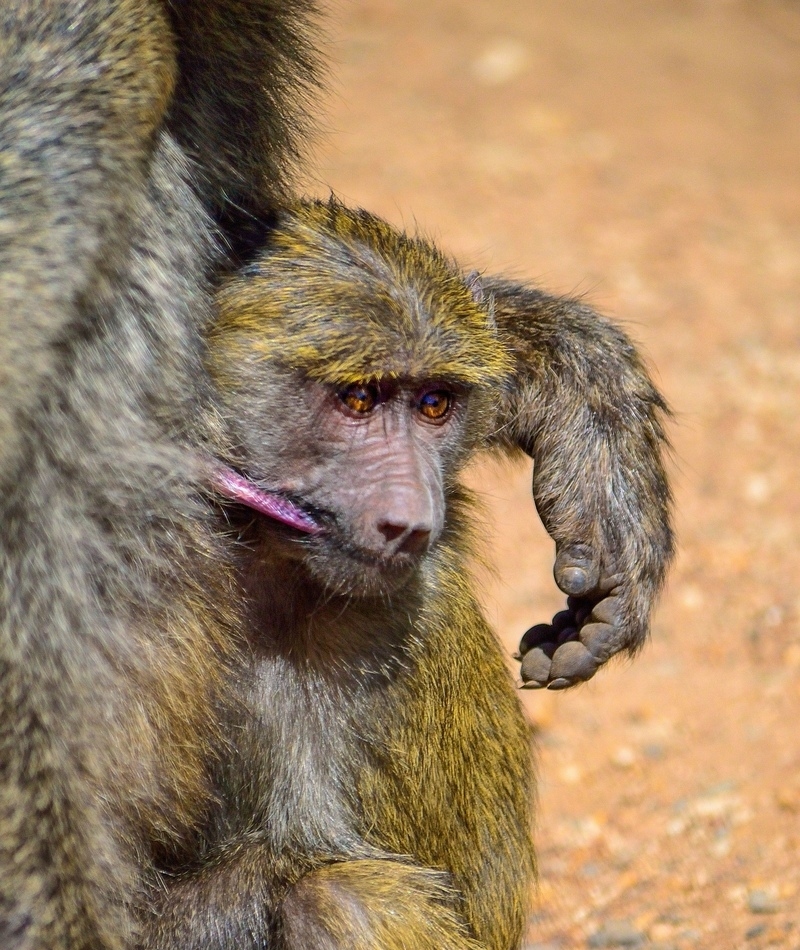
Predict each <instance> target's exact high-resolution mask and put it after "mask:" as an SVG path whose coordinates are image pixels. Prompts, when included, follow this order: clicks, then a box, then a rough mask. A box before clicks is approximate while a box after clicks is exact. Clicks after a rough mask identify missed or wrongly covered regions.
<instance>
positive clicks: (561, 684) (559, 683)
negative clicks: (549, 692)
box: [547, 676, 572, 689]
mask: <svg viewBox="0 0 800 950" xmlns="http://www.w3.org/2000/svg"><path fill="white" fill-rule="evenodd" d="M570 686H572V680H568V679H566V678H565V677H563V676H559V678H558V679H557V680H551V681H550V682H549V683H548V684H547V688H548V689H568V688H569V687H570Z"/></svg>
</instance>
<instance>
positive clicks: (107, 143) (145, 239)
mask: <svg viewBox="0 0 800 950" xmlns="http://www.w3.org/2000/svg"><path fill="white" fill-rule="evenodd" d="M312 14H313V5H312V3H310V2H306V0H282V2H280V3H277V2H274V0H195V2H192V3H177V2H167V0H46V2H39V3H35V2H31V0H5V2H4V3H3V4H2V9H1V10H0V313H1V314H2V319H0V576H1V577H2V581H0V945H2V946H3V947H4V948H5V947H8V948H9V950H20V948H24V950H65V948H70V950H89V948H91V950H98V948H104V950H109V948H123V947H128V946H132V945H134V943H135V941H136V940H137V939H138V938H137V937H136V934H135V923H134V921H135V919H136V918H137V916H138V914H139V912H140V910H141V908H142V907H144V908H145V909H146V908H147V907H148V906H149V904H150V902H151V900H152V891H151V888H152V887H153V886H154V882H155V881H156V880H157V878H156V875H155V870H154V869H155V867H156V866H159V867H166V866H170V865H175V866H177V865H178V864H179V863H180V861H181V860H183V857H184V856H185V855H187V854H190V853H193V851H194V849H195V848H196V844H195V842H196V836H197V834H198V833H199V832H200V831H202V830H203V829H205V828H206V826H207V824H208V822H209V821H210V818H209V814H210V809H212V806H213V804H214V782H213V781H212V775H213V774H216V773H217V772H219V771H220V770H221V769H223V766H225V765H226V763H227V765H230V763H229V762H228V761H227V760H228V759H229V758H230V755H231V746H230V743H229V738H228V736H227V735H226V732H225V729H224V728H223V724H224V722H225V721H226V717H229V716H230V715H232V713H230V711H229V709H228V706H229V703H230V701H231V697H230V694H231V693H234V694H235V693H236V692H237V691H238V684H237V680H236V677H237V675H238V667H237V662H238V640H237V637H238V634H237V632H236V616H237V610H236V607H237V604H236V596H235V593H236V587H235V583H234V579H233V572H232V571H228V570H227V569H226V558H227V549H226V545H224V544H222V543H221V541H220V539H219V537H218V536H217V534H216V533H215V532H216V523H215V519H214V517H213V516H212V513H210V512H209V509H208V506H207V505H206V503H205V502H204V501H203V500H202V486H203V484H204V479H205V475H206V472H205V469H204V468H203V466H202V465H201V466H199V467H198V464H197V461H196V460H197V447H198V446H199V445H203V444H208V445H210V444H213V442H214V440H215V438H216V432H215V420H214V415H213V413H212V412H211V411H210V409H209V406H210V402H209V400H210V393H211V386H210V384H209V380H208V378H207V375H206V372H205V369H204V364H203V352H204V341H203V328H204V326H205V325H206V322H207V320H208V314H209V312H210V306H209V304H210V294H209V282H210V281H212V280H216V279H217V277H218V276H219V275H220V274H221V273H224V271H225V270H226V268H227V267H229V266H230V265H231V264H236V263H238V262H243V261H245V260H247V259H248V258H249V257H250V256H251V254H252V249H253V247H254V246H255V245H256V244H257V243H258V241H259V240H260V234H261V231H262V230H263V223H264V221H267V220H268V219H269V217H270V214H271V213H272V212H273V211H274V210H275V209H276V208H280V207H281V206H282V205H283V204H284V202H285V201H286V200H287V197H288V196H289V195H290V193H291V180H292V174H293V172H292V170H293V167H294V160H295V158H296V153H297V146H298V143H300V142H301V141H302V129H303V106H304V103H305V100H306V95H307V93H308V91H309V90H310V89H311V88H312V87H313V85H314V81H315V79H314V75H315V74H314V69H313V56H312V54H311V51H310V42H309V41H310V37H311V36H312V34H313V30H312V26H311V20H312ZM531 294H532V296H531V297H530V300H529V301H528V302H527V303H526V307H527V306H528V305H530V306H531V307H532V312H534V313H535V312H539V311H540V312H541V313H542V315H543V316H546V315H547V314H551V315H552V316H553V318H554V326H555V336H554V338H553V346H552V349H551V350H548V349H547V347H545V348H544V349H542V348H541V347H539V348H537V344H536V340H535V338H534V339H533V342H532V343H531V342H530V341H529V337H528V331H527V330H526V326H527V323H526V322H525V321H521V320H519V319H518V317H519V314H518V312H517V308H516V303H515V302H514V300H513V299H512V298H513V296H514V294H513V292H510V293H509V294H508V295H507V296H508V298H509V299H508V306H506V304H505V303H504V301H503V293H502V288H501V289H500V291H499V292H498V294H497V295H496V296H497V306H496V316H497V319H498V321H499V323H500V329H501V332H507V333H508V338H509V340H510V341H511V342H510V343H509V345H510V346H512V347H515V348H514V353H515V354H516V358H517V359H518V361H519V366H518V372H517V378H518V380H519V385H518V387H517V389H516V390H515V391H512V392H510V393H509V394H508V401H507V404H506V415H503V413H502V411H501V413H500V415H499V417H498V419H497V422H496V430H497V433H499V435H498V438H500V439H501V440H502V441H503V442H508V443H512V442H515V443H517V444H519V445H520V446H521V447H522V448H524V449H527V450H529V451H531V452H532V454H533V455H534V458H535V462H536V466H537V470H538V471H539V472H540V473H550V474H549V476H548V477H547V478H545V479H544V480H542V479H539V480H538V481H537V486H538V487H537V492H538V495H537V503H538V504H539V505H540V508H542V510H543V511H544V512H545V516H546V517H550V515H548V514H547V513H548V512H550V513H551V514H552V518H551V520H550V522H549V524H548V526H549V527H550V530H551V531H552V532H553V534H554V537H556V539H557V541H558V543H559V553H558V562H557V570H558V573H557V577H558V579H559V583H560V584H561V586H562V587H563V588H567V589H574V590H576V591H577V592H578V593H581V594H584V595H585V597H584V603H585V604H592V603H594V602H596V601H604V600H607V599H608V598H607V596H606V595H607V594H608V593H609V591H610V592H611V593H612V594H613V595H614V597H615V600H613V601H611V603H612V604H616V605H618V606H619V608H620V609H619V610H617V611H616V613H615V615H614V616H611V614H610V613H608V619H609V620H611V624H610V626H609V628H608V629H607V630H606V636H605V638H604V647H603V649H602V650H601V651H599V653H598V659H604V658H605V654H606V653H608V654H609V655H610V654H611V653H613V652H615V651H616V650H618V649H620V648H630V647H631V646H635V644H636V643H637V642H639V641H640V639H641V637H642V636H643V633H644V630H645V629H646V624H647V616H648V612H649V608H650V593H651V592H652V589H653V588H654V587H655V586H657V581H658V579H659V578H660V576H661V572H662V571H663V565H664V563H665V560H666V554H667V550H668V544H667V545H666V546H665V545H664V544H662V545H661V548H660V549H659V548H658V546H657V544H653V548H652V550H654V551H656V556H655V558H653V559H651V560H650V561H647V562H644V563H648V564H650V568H649V573H646V574H645V576H644V579H645V581H646V583H645V585H644V586H642V585H640V583H639V582H640V580H641V579H642V573H641V571H642V565H641V563H640V562H639V560H638V559H637V556H638V552H640V551H641V550H642V549H643V548H646V549H647V550H650V548H649V547H648V544H650V542H649V541H648V539H647V536H646V529H647V526H648V525H650V524H651V523H656V524H657V525H658V526H659V527H660V529H661V531H660V534H657V535H656V537H657V538H661V539H663V538H665V537H667V536H668V535H667V534H665V531H666V528H665V525H666V502H665V498H664V497H663V495H662V494H661V493H660V491H659V486H660V485H661V482H659V481H658V479H657V478H656V479H655V481H654V480H653V479H654V477H655V476H656V475H658V474H659V473H660V468H659V467H658V466H659V464H660V463H659V461H658V448H659V442H660V431H659V430H658V428H657V426H656V423H655V422H654V420H655V419H657V415H658V413H657V409H658V406H657V404H656V403H654V402H653V401H652V400H651V401H649V402H648V401H647V399H648V398H649V397H647V394H646V393H645V394H644V398H643V397H642V392H643V391H642V392H639V391H635V390H634V389H631V388H630V387H627V386H623V387H621V388H620V386H619V381H620V379H619V377H618V375H615V374H618V373H620V372H623V371H624V373H625V374H627V373H628V371H629V370H630V369H631V366H632V365H633V364H631V363H630V361H629V360H628V359H627V357H626V356H625V354H624V353H621V352H617V353H616V355H615V357H614V359H613V360H612V362H611V364H608V363H607V361H606V357H605V355H603V356H601V358H600V362H601V365H600V367H598V370H599V371H598V373H596V374H595V373H593V374H592V376H591V385H590V386H588V387H586V386H585V380H584V379H583V377H582V376H580V374H579V375H578V376H577V377H576V376H575V375H574V373H573V365H574V364H573V358H577V357H578V356H580V355H581V342H580V341H581V335H582V333H583V332H584V331H585V330H587V331H588V332H589V333H590V334H597V333H600V335H601V336H602V335H603V334H604V333H605V332H606V331H605V330H604V329H603V327H602V324H600V323H598V322H596V320H595V318H594V315H592V314H590V313H587V312H586V311H584V310H582V309H581V308H580V307H578V306H577V305H573V304H571V303H570V302H560V301H558V300H555V299H553V298H546V297H541V298H538V297H536V296H535V294H533V292H531ZM559 308H560V309H559ZM573 317H574V319H573ZM584 317H585V319H584ZM506 318H508V319H506ZM504 321H505V322H504ZM582 321H583V322H582ZM534 324H535V321H534ZM515 334H518V339H517V344H514V339H515ZM609 339H610V342H611V345H612V348H613V346H614V340H615V338H614V337H613V335H612V336H611V337H610V338H609ZM529 345H530V346H531V347H532V349H530V350H529ZM562 349H563V350H564V351H565V352H568V354H569V359H565V360H564V359H562V358H561V352H562ZM598 353H601V354H602V353H603V347H602V346H601V347H599V348H594V347H589V348H587V350H586V361H587V365H588V366H589V368H591V365H592V364H593V363H594V362H596V361H597V359H598ZM529 357H530V358H532V359H533V363H532V365H531V367H530V372H528V367H527V366H526V365H525V361H526V360H527V359H528V358H529ZM549 357H552V365H548V362H547V361H548V358H549ZM537 360H538V362H537ZM615 361H617V362H615ZM581 365H583V364H581ZM543 366H544V367H545V368H546V373H545V377H546V379H543V378H542V374H541V368H542V367H543ZM620 367H621V368H620ZM634 368H635V367H634ZM634 377H636V373H635V372H634ZM625 378H627V376H626V377H625ZM636 378H638V377H636ZM525 392H527V393H529V394H530V396H531V398H530V399H526V398H524V397H523V396H522V395H521V394H523V393H525ZM595 397H597V398H598V399H601V401H602V403H603V406H604V407H606V408H604V410H603V413H601V415H600V416H599V417H598V419H597V420H596V419H595V418H594V416H592V415H589V416H587V417H586V419H587V421H588V422H589V423H591V424H590V425H589V426H588V428H587V429H586V430H585V431H581V429H580V424H579V419H580V413H581V411H582V410H583V408H585V407H586V406H587V405H588V404H592V400H593V399H594V398H595ZM520 399H522V402H521V403H520ZM562 399H564V400H565V402H564V403H563V406H564V407H565V408H563V409H562V403H561V400H562ZM587 400H588V403H587ZM637 400H638V401H637ZM535 407H542V409H541V412H542V413H544V417H545V422H543V421H542V416H541V413H540V410H539V409H538V408H535ZM534 410H535V411H534ZM561 412H563V413H564V421H565V425H567V424H569V426H571V430H570V431H571V432H572V433H573V435H572V437H571V438H570V440H569V442H568V444H570V445H571V446H573V448H574V447H575V446H576V444H577V443H576V439H581V440H584V441H585V444H586V446H587V451H586V458H585V465H583V466H581V465H577V466H576V467H575V468H574V469H573V470H572V475H574V478H572V479H571V480H570V481H569V490H568V491H565V493H564V495H562V496H561V497H562V498H563V499H565V500H566V502H567V503H565V504H562V505H558V504H556V503H555V502H554V501H553V500H552V496H551V492H552V491H553V489H554V487H556V486H557V485H558V482H559V478H558V473H559V472H560V471H562V470H563V466H565V465H570V464H574V463H575V458H576V457H575V456H572V457H570V458H566V457H565V456H564V453H563V451H562V445H561V444H558V443H557V440H553V439H552V438H550V437H549V435H548V433H549V432H550V431H551V427H552V426H554V425H556V426H557V424H558V422H557V420H558V418H559V413H561ZM615 420H617V421H618V423H619V426H618V428H616V427H615ZM595 422H601V423H602V425H595ZM618 433H622V435H621V436H620V438H619V439H618V438H617V434H618ZM637 446H639V447H640V448H639V449H638V450H637ZM617 452H620V457H619V459H617V458H616V455H615V453H617ZM637 452H638V453H639V454H637ZM631 454H633V456H634V457H635V458H636V460H637V462H638V464H639V465H640V470H641V472H642V477H641V480H637V479H631V480H630V481H629V482H628V483H627V484H623V481H622V480H624V479H625V478H627V477H628V476H626V475H625V474H624V473H623V469H624V468H625V466H627V464H628V462H629V461H630V458H631ZM599 460H602V462H600V461H599ZM609 473H610V474H611V475H612V476H613V477H612V478H609V479H606V475H608V474H609ZM637 478H638V476H637ZM565 484H566V482H563V483H562V488H563V487H564V485H565ZM620 485H623V487H624V491H625V494H624V503H618V500H617V499H616V496H615V495H614V492H615V491H616V488H617V487H618V486H620ZM583 499H588V502H587V503H585V502H584V500H583ZM615 518H618V519H619V520H618V521H616V522H615V523H614V524H607V523H606V522H607V521H608V520H609V519H615ZM659 551H660V554H659ZM607 574H613V575H614V579H613V584H614V585H616V586H614V587H613V588H611V587H610V586H609V584H611V583H612V582H610V581H607V578H606V576H605V575H607ZM598 578H599V580H598ZM639 591H643V592H644V594H643V596H640V595H639V593H638V592H639ZM597 609H598V610H600V608H597ZM578 613H579V614H581V617H580V619H584V618H583V617H582V613H585V608H584V607H583V606H582V605H581V607H580V608H579V610H578ZM573 619H575V618H573ZM562 622H563V621H558V623H557V624H556V626H559V625H560V624H561V623H562ZM593 626H594V625H593V624H589V625H588V627H593ZM588 627H584V628H583V629H582V630H581V631H580V634H579V635H580V636H583V638H584V639H585V640H586V641H587V643H588V644H589V646H590V648H591V647H593V646H594V644H595V642H596V638H593V637H591V636H589V635H588V634H586V633H585V632H584V631H585V630H586V629H587V628H588ZM560 635H561V634H559V636H560ZM554 636H555V635H554V634H552V633H550V632H547V633H546V634H545V636H544V640H542V641H541V642H542V643H543V644H544V647H543V649H541V650H535V651H534V656H535V657H539V655H540V653H541V654H543V655H544V656H545V657H547V653H548V652H550V653H552V652H553V646H554V644H551V641H552V640H553V638H554ZM548 638H549V639H548ZM540 639H541V638H540ZM529 640H530V638H529ZM565 646H566V645H565ZM564 649H565V647H564V646H562V647H561V648H560V651H559V653H560V654H561V655H564V653H563V651H564ZM467 655H469V654H467ZM557 657H558V654H556V657H554V660H553V665H552V667H550V668H549V669H545V665H546V664H543V663H540V662H539V660H538V659H537V660H536V662H535V663H534V664H533V666H534V667H535V669H534V672H535V674H536V675H535V676H534V677H533V681H534V682H536V683H542V684H546V683H550V684H551V685H555V686H559V685H564V684H566V683H569V682H572V681H574V680H577V679H579V678H581V677H585V676H586V675H589V674H590V673H591V672H592V671H593V668H594V667H593V666H592V664H587V663H586V662H585V657H583V655H582V654H581V655H580V656H578V657H577V658H573V662H572V663H571V664H569V663H567V664H566V665H565V664H563V663H562V665H561V666H559V665H558V663H557V662H556V658H557ZM567 659H568V657H567ZM575 660H577V662H575ZM528 666H531V663H530V662H529V663H528ZM590 667H591V669H590ZM288 715H289V713H287V716H288ZM276 807H277V808H278V811H277V813H276V816H275V818H274V820H276V821H278V822H280V820H281V817H280V816H281V815H282V814H284V813H285V811H286V810H287V809H288V808H289V807H290V803H284V804H283V805H276ZM270 820H272V819H270ZM253 892H254V893H255V892H257V882H254V883H253ZM132 911H133V912H132ZM208 926H209V928H210V930H211V931H213V929H214V927H215V921H214V920H210V921H209V922H208Z"/></svg>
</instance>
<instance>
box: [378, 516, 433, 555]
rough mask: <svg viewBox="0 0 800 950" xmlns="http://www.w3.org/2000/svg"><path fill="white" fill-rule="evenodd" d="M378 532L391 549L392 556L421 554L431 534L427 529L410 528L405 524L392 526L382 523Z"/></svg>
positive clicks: (388, 522)
mask: <svg viewBox="0 0 800 950" xmlns="http://www.w3.org/2000/svg"><path fill="white" fill-rule="evenodd" d="M378 530H379V531H380V533H381V534H382V535H383V536H384V538H385V539H386V542H387V544H388V545H390V546H392V547H393V552H392V553H394V554H400V553H402V554H422V553H424V552H425V551H426V550H427V548H428V543H429V542H430V537H431V533H430V530H429V529H427V528H412V527H410V525H407V524H394V523H392V522H391V521H383V522H381V523H380V524H379V525H378Z"/></svg>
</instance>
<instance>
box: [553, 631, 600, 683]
mask: <svg viewBox="0 0 800 950" xmlns="http://www.w3.org/2000/svg"><path fill="white" fill-rule="evenodd" d="M599 665H600V664H599V663H598V662H597V660H596V659H595V658H594V657H593V656H592V654H591V653H590V652H589V651H588V650H587V649H586V647H585V646H584V645H583V644H582V643H581V642H580V641H579V640H569V641H567V642H566V643H564V644H562V645H561V646H559V647H558V649H557V650H556V652H555V653H554V654H553V659H552V661H551V663H550V682H549V683H548V684H547V688H548V689H566V688H567V687H568V686H574V685H575V684H576V683H582V682H584V681H585V680H588V679H591V678H592V677H593V676H594V674H595V673H596V672H597V668H598V667H599Z"/></svg>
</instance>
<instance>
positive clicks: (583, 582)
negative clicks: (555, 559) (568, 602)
mask: <svg viewBox="0 0 800 950" xmlns="http://www.w3.org/2000/svg"><path fill="white" fill-rule="evenodd" d="M556 583H557V584H558V586H559V587H560V588H561V590H563V591H564V593H565V594H581V593H583V592H584V591H585V590H586V589H587V587H588V586H589V575H588V574H587V573H586V571H585V570H584V569H583V568H582V567H562V568H560V570H559V571H558V573H557V574H556Z"/></svg>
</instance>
